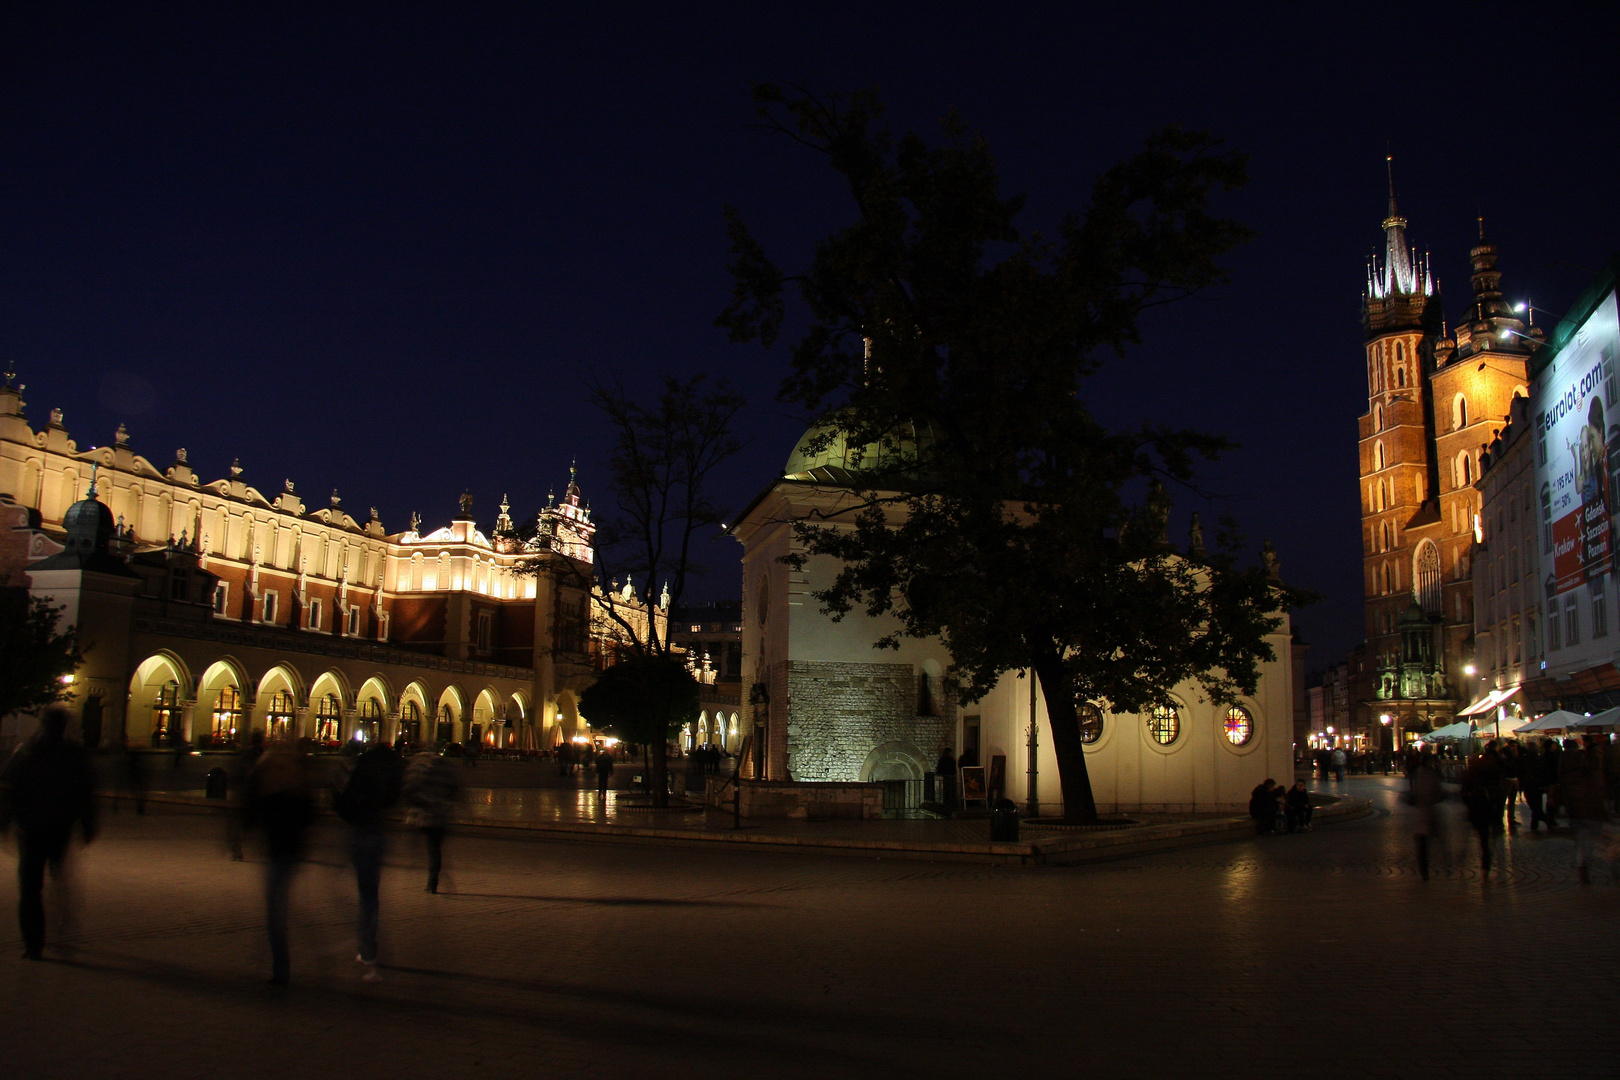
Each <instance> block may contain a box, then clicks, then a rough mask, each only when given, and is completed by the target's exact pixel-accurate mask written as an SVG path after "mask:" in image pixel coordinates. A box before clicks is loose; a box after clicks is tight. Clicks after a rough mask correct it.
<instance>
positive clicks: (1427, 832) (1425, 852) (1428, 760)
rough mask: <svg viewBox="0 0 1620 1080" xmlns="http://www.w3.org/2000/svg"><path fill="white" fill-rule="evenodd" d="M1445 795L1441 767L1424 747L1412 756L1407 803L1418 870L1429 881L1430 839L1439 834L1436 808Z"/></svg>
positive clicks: (1408, 775)
mask: <svg viewBox="0 0 1620 1080" xmlns="http://www.w3.org/2000/svg"><path fill="white" fill-rule="evenodd" d="M1444 798H1445V789H1444V788H1442V787H1441V786H1440V770H1439V768H1438V767H1437V766H1436V764H1435V760H1434V754H1433V753H1432V752H1431V751H1429V750H1423V751H1422V752H1421V753H1419V754H1417V755H1416V756H1414V757H1413V758H1412V763H1411V768H1410V770H1409V771H1408V774H1407V791H1406V804H1407V805H1408V806H1410V807H1411V808H1412V836H1413V838H1414V839H1415V840H1416V841H1417V862H1418V873H1419V874H1421V875H1422V876H1423V880H1424V881H1428V880H1429V849H1430V841H1432V840H1435V839H1436V838H1438V837H1439V835H1440V816H1439V815H1438V814H1437V813H1435V807H1436V806H1438V805H1439V804H1440V802H1441V800H1443V799H1444Z"/></svg>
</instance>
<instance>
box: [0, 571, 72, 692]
mask: <svg viewBox="0 0 1620 1080" xmlns="http://www.w3.org/2000/svg"><path fill="white" fill-rule="evenodd" d="M62 611H63V609H62V608H61V607H57V606H53V605H52V604H51V603H50V602H49V601H47V600H46V599H45V598H44V597H41V596H31V595H29V592H28V590H27V589H23V588H17V587H6V588H0V716H7V715H10V714H11V713H15V712H31V711H33V710H35V709H40V708H43V707H44V706H46V705H50V704H52V703H53V702H57V701H64V700H66V699H67V698H68V697H69V696H70V691H69V690H68V688H67V685H66V684H64V683H63V681H62V679H63V677H64V676H67V675H71V674H73V672H75V671H77V670H78V667H79V665H80V664H82V663H83V662H84V657H83V656H81V655H80V653H79V641H78V634H77V633H76V632H75V630H74V628H73V627H71V626H70V627H67V628H65V629H60V630H59V629H58V628H57V625H56V624H57V620H58V619H59V618H60V616H61V614H62Z"/></svg>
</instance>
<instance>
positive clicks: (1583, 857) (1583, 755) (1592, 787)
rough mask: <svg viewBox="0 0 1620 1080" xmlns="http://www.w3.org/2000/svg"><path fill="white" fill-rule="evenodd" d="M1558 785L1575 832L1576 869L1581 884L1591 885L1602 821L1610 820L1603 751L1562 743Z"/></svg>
mask: <svg viewBox="0 0 1620 1080" xmlns="http://www.w3.org/2000/svg"><path fill="white" fill-rule="evenodd" d="M1558 786H1559V788H1560V789H1562V791H1563V798H1564V807H1565V809H1566V810H1568V812H1569V824H1570V827H1571V828H1572V829H1574V830H1575V869H1576V871H1577V872H1578V873H1579V874H1580V876H1581V884H1582V885H1590V884H1592V875H1591V870H1590V866H1591V862H1592V856H1593V855H1594V854H1596V852H1597V842H1598V838H1599V837H1600V836H1601V835H1602V833H1603V822H1604V821H1606V820H1607V819H1608V817H1609V812H1608V808H1607V807H1606V806H1605V805H1604V796H1605V791H1604V785H1603V751H1602V749H1601V748H1600V747H1598V746H1597V745H1595V744H1589V745H1587V746H1584V747H1583V746H1581V745H1580V743H1578V742H1576V741H1575V740H1574V739H1568V740H1566V741H1565V742H1564V753H1563V755H1562V756H1561V757H1560V758H1559V777H1558Z"/></svg>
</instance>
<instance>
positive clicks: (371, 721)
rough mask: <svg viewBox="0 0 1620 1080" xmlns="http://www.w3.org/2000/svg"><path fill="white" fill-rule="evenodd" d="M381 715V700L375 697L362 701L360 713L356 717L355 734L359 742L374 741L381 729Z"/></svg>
mask: <svg viewBox="0 0 1620 1080" xmlns="http://www.w3.org/2000/svg"><path fill="white" fill-rule="evenodd" d="M382 715H383V712H382V702H380V701H378V700H377V699H376V698H367V699H366V700H364V701H362V702H361V703H360V714H359V716H358V717H356V724H355V729H354V734H355V736H356V737H357V738H358V739H359V740H360V741H361V742H368V743H369V742H376V741H377V735H378V734H379V732H380V731H381V730H382Z"/></svg>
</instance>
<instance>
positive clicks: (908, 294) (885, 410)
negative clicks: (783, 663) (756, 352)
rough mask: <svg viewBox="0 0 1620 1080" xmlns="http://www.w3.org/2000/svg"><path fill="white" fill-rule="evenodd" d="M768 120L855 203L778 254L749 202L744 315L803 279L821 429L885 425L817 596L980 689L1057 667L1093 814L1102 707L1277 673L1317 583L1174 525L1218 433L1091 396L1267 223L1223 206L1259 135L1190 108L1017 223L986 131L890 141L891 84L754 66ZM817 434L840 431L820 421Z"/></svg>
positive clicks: (1076, 815) (786, 389) (817, 541)
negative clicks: (1290, 581)
mask: <svg viewBox="0 0 1620 1080" xmlns="http://www.w3.org/2000/svg"><path fill="white" fill-rule="evenodd" d="M755 100H756V102H757V104H758V107H759V115H760V117H761V119H762V121H763V122H764V123H765V124H766V125H767V126H768V127H770V128H772V129H774V130H777V131H780V132H782V133H785V134H787V135H789V136H790V137H792V138H793V139H795V140H797V141H799V142H801V143H803V144H805V145H807V146H809V147H811V148H812V149H814V150H816V151H818V152H819V153H820V154H821V155H822V156H823V157H824V158H825V160H826V161H827V163H828V164H830V165H831V166H832V168H833V170H834V171H835V172H836V173H837V174H838V175H839V178H840V180H841V181H842V183H843V184H844V185H845V187H846V188H847V190H848V191H849V193H850V195H851V198H852V201H853V210H854V220H853V221H852V222H851V223H850V224H849V225H848V226H846V227H845V228H842V229H840V230H838V231H836V232H834V233H832V234H831V235H829V236H828V237H826V238H825V239H823V240H822V241H821V242H820V243H819V244H818V245H817V246H816V248H815V251H814V254H813V255H812V256H811V258H810V259H809V262H808V264H807V265H806V266H805V267H804V269H803V270H802V271H800V272H798V273H794V274H788V273H785V272H784V271H782V270H780V269H779V268H778V267H777V266H776V265H775V264H774V263H773V262H771V260H770V259H769V258H768V257H767V255H766V253H765V251H764V249H763V248H762V247H761V246H760V245H759V243H758V242H757V241H756V240H755V239H754V238H753V236H752V234H751V233H750V232H749V230H748V228H747V227H746V226H745V225H744V224H743V222H742V220H741V218H740V217H739V215H737V213H736V212H735V211H729V210H728V212H727V216H728V229H729V232H730V239H731V270H732V275H733V279H734V283H735V284H734V291H733V296H732V301H731V303H730V305H729V306H728V307H727V308H726V310H725V311H724V312H723V313H722V314H721V316H720V318H719V323H720V325H722V326H724V327H726V328H728V329H729V330H730V332H731V336H732V338H733V340H737V341H750V340H757V341H760V342H761V343H763V344H765V345H766V346H769V345H770V344H771V343H772V341H773V340H774V339H775V338H776V337H777V335H778V334H779V333H780V331H781V328H782V326H783V322H784V319H785V307H786V305H785V300H784V293H785V291H786V290H787V289H788V287H789V286H792V287H795V288H796V290H797V292H798V295H799V297H800V298H801V299H802V300H803V303H804V308H805V312H806V314H807V316H808V327H807V329H806V330H805V332H804V334H803V336H802V337H801V338H800V339H799V340H798V341H797V342H796V343H795V345H794V346H793V371H792V374H791V375H790V376H789V377H788V379H787V380H786V381H785V383H784V384H783V387H782V391H781V397H782V398H783V399H784V400H787V401H790V402H796V403H798V404H800V405H802V406H804V407H806V408H809V409H810V410H812V411H813V412H815V413H818V414H820V416H821V417H822V419H821V422H820V425H821V426H820V434H819V435H818V436H816V438H815V439H813V440H812V443H815V442H818V441H819V443H820V447H819V448H826V447H827V446H829V445H831V444H832V442H833V441H834V440H839V441H842V442H844V443H845V444H846V445H848V446H850V447H867V448H869V450H868V451H866V452H865V453H864V461H865V462H866V466H865V471H864V472H862V471H861V470H860V469H857V470H855V472H856V480H855V485H856V487H857V494H858V495H860V496H861V498H860V500H859V502H858V504H857V505H856V506H855V508H854V509H852V510H851V511H850V512H849V513H848V514H847V515H845V516H843V517H842V519H841V520H840V521H838V522H836V523H833V524H828V523H814V522H800V523H798V524H796V526H795V535H796V539H797V540H798V542H799V544H800V545H801V548H802V551H803V552H804V554H800V555H795V556H789V560H790V561H791V562H797V563H798V564H800V565H801V566H802V564H803V561H804V558H805V555H815V554H825V555H831V556H834V557H836V558H837V559H839V560H841V562H842V569H841V570H840V572H839V573H838V575H837V577H836V578H835V579H834V581H833V582H832V583H831V584H830V585H829V586H827V587H826V588H823V589H821V590H819V591H817V592H816V593H815V594H814V595H815V596H816V598H817V599H818V600H819V601H820V602H821V604H822V607H823V610H824V611H825V612H827V613H829V614H831V615H832V616H833V617H834V618H840V617H842V616H844V615H845V614H847V613H849V612H850V611H852V610H855V609H856V608H857V607H859V608H861V609H862V610H864V611H865V612H866V613H867V614H868V615H870V616H873V617H877V616H883V615H888V616H892V617H893V618H894V619H895V620H896V621H897V622H898V624H899V627H900V629H899V630H898V631H897V632H896V633H894V634H889V635H887V636H885V637H883V638H881V639H880V640H879V641H878V642H876V645H877V646H879V647H897V645H898V638H899V637H900V636H901V635H905V636H911V637H939V638H941V639H942V640H943V641H944V644H945V645H946V647H947V648H948V649H949V650H950V654H951V656H952V658H953V663H954V674H955V675H956V677H957V678H958V679H959V680H960V683H961V686H962V689H963V694H964V696H965V698H966V699H967V700H970V701H971V700H975V699H977V698H979V697H982V696H983V695H984V694H985V693H987V692H988V691H989V690H990V689H991V688H992V687H993V686H995V685H996V683H997V681H998V680H999V679H1000V678H1001V677H1002V676H1003V675H1004V674H1005V673H1006V672H1008V671H1014V670H1018V671H1021V672H1022V671H1032V672H1033V673H1034V675H1035V677H1036V678H1038V679H1039V680H1040V685H1041V689H1042V692H1043V694H1044V697H1045V699H1046V705H1047V714H1048V717H1049V718H1050V723H1051V728H1052V745H1053V749H1054V752H1055V754H1056V756H1057V760H1058V767H1059V772H1060V777H1061V782H1062V788H1063V799H1064V807H1065V812H1066V814H1067V815H1068V816H1069V817H1070V818H1071V819H1074V820H1077V821H1093V820H1095V818H1096V803H1095V800H1094V798H1093V795H1092V791H1091V782H1090V778H1089V776H1088V774H1087V771H1086V761H1085V753H1084V744H1083V741H1082V737H1081V729H1080V712H1079V710H1080V707H1081V706H1082V705H1085V704H1093V703H1094V704H1098V705H1101V706H1105V707H1108V708H1110V709H1112V710H1113V711H1115V712H1136V711H1140V710H1142V709H1145V708H1148V707H1151V706H1152V705H1155V704H1160V703H1166V702H1167V701H1168V699H1169V694H1170V692H1171V690H1172V689H1173V688H1174V687H1175V686H1176V685H1178V684H1179V683H1182V682H1184V681H1187V680H1189V679H1190V680H1194V681H1196V682H1197V683H1198V684H1199V685H1200V686H1201V688H1202V689H1203V690H1204V692H1206V693H1207V694H1209V695H1210V696H1211V697H1213V698H1214V699H1216V700H1227V701H1229V700H1232V699H1233V698H1235V697H1236V696H1237V695H1238V694H1240V693H1253V692H1254V690H1255V688H1256V685H1257V683H1258V679H1259V670H1260V664H1261V663H1263V662H1265V661H1268V660H1271V659H1273V658H1274V657H1273V652H1272V649H1271V647H1270V646H1269V645H1268V644H1267V643H1266V640H1265V638H1266V635H1267V634H1269V633H1271V632H1272V631H1273V630H1275V629H1276V628H1277V627H1278V625H1279V624H1280V619H1279V618H1278V617H1277V615H1276V612H1277V611H1278V609H1279V608H1280V607H1281V606H1283V605H1285V604H1287V603H1289V602H1290V601H1291V600H1292V599H1294V598H1296V594H1293V593H1292V592H1290V591H1288V590H1286V589H1284V588H1283V587H1282V586H1280V584H1278V583H1277V582H1275V581H1274V580H1273V579H1272V575H1271V574H1270V573H1269V572H1268V569H1267V568H1265V567H1257V566H1245V565H1244V564H1243V562H1242V560H1241V559H1240V555H1239V552H1240V541H1239V538H1238V536H1237V533H1236V530H1235V529H1234V528H1233V527H1232V526H1231V525H1230V523H1227V524H1226V525H1224V526H1223V528H1222V529H1221V530H1220V533H1219V535H1218V537H1217V542H1216V544H1215V546H1214V549H1213V550H1211V551H1206V550H1204V547H1203V544H1202V542H1201V540H1200V541H1198V542H1196V543H1194V544H1192V545H1190V548H1191V550H1189V551H1188V552H1187V553H1186V554H1182V553H1180V552H1177V551H1175V550H1174V549H1172V548H1171V547H1170V545H1169V544H1168V542H1167V539H1166V536H1165V523H1166V520H1167V518H1168V514H1169V502H1168V497H1167V496H1166V494H1165V491H1164V488H1163V487H1162V486H1161V481H1170V482H1187V481H1189V480H1190V479H1191V478H1192V476H1193V461H1194V459H1195V458H1197V457H1200V456H1202V457H1206V458H1208V457H1213V456H1215V455H1217V454H1219V453H1220V452H1222V451H1223V450H1225V449H1227V448H1228V447H1229V445H1230V444H1229V443H1228V442H1227V441H1226V440H1225V439H1222V438H1220V437H1217V436H1213V435H1207V434H1203V433H1199V432H1189V431H1172V430H1167V429H1163V428H1157V427H1150V428H1144V429H1140V430H1135V431H1123V432H1114V431H1110V430H1108V428H1107V427H1106V426H1105V425H1104V424H1103V423H1102V422H1101V421H1100V420H1099V419H1098V418H1097V417H1096V416H1095V415H1094V414H1093V413H1092V412H1091V410H1090V409H1089V408H1088V407H1087V405H1086V403H1085V402H1084V400H1083V399H1082V397H1081V395H1080V391H1081V389H1082V387H1083V383H1084V380H1085V377H1086V376H1088V375H1090V374H1091V373H1092V372H1094V371H1095V370H1096V369H1097V368H1098V367H1099V365H1100V364H1101V363H1102V359H1103V356H1104V354H1106V353H1109V352H1112V353H1115V354H1123V352H1124V351H1125V350H1126V349H1127V348H1128V347H1129V346H1131V345H1133V344H1136V343H1137V342H1138V341H1139V340H1140V328H1139V323H1140V319H1141V316H1142V314H1143V313H1144V312H1145V311H1147V310H1148V309H1149V308H1152V307H1154V306H1156V305H1160V304H1164V303H1167V302H1170V301H1172V300H1175V299H1177V298H1179V297H1184V296H1189V295H1192V294H1194V293H1196V292H1197V291H1198V290H1200V289H1202V288H1204V287H1205V286H1207V285H1210V284H1213V283H1215V282H1218V281H1220V280H1223V274H1222V272H1221V270H1220V268H1219V265H1218V262H1217V260H1218V259H1219V257H1220V256H1222V255H1224V254H1225V253H1226V252H1227V251H1228V250H1229V249H1230V248H1232V247H1233V246H1234V245H1235V244H1236V243H1238V242H1239V241H1240V240H1242V239H1243V238H1244V237H1245V236H1246V235H1247V231H1246V230H1245V229H1244V228H1243V227H1242V226H1240V225H1238V224H1237V223H1235V222H1233V221H1231V220H1228V219H1225V218H1221V217H1218V216H1215V215H1214V214H1213V213H1212V211H1211V200H1212V197H1213V195H1214V193H1215V192H1217V191H1218V190H1220V189H1223V188H1231V187H1235V186H1237V185H1238V184H1240V183H1241V182H1242V181H1243V179H1244V172H1245V170H1244V162H1243V159H1242V158H1241V157H1239V156H1237V155H1234V154H1229V153H1223V152H1221V151H1220V149H1219V145H1218V143H1217V142H1216V141H1215V140H1214V139H1213V138H1211V137H1210V136H1208V135H1204V134H1200V133H1194V132H1186V131H1181V130H1179V129H1174V128H1171V129H1166V130H1163V131H1160V132H1157V133H1155V134H1154V135H1153V136H1152V137H1151V138H1149V140H1148V142H1147V145H1146V146H1145V147H1144V148H1143V149H1142V151H1141V152H1139V153H1137V154H1136V155H1134V156H1132V157H1131V158H1129V159H1127V160H1126V161H1124V162H1122V163H1120V164H1119V165H1116V166H1115V167H1113V168H1111V169H1109V170H1108V171H1106V172H1105V173H1104V174H1103V175H1102V176H1101V178H1100V179H1099V180H1098V181H1097V183H1096V185H1095V186H1094V187H1093V189H1092V192H1091V200H1090V204H1089V206H1088V207H1087V208H1086V209H1085V211H1084V212H1083V213H1074V214H1071V215H1069V216H1068V217H1066V218H1064V219H1063V221H1062V222H1061V223H1060V225H1059V227H1058V230H1057V232H1056V235H1055V236H1052V237H1044V236H1040V235H1036V234H1029V235H1025V234H1021V233H1020V232H1019V231H1018V229H1017V228H1016V226H1015V222H1016V220H1017V218H1018V215H1019V213H1020V211H1021V210H1022V209H1023V199H1022V197H1018V196H1013V197H1008V196H1004V195H1002V194H1001V192H1000V190H999V180H998V177H997V173H996V167H995V161H994V159H993V158H992V156H991V154H990V152H989V149H988V148H987V147H986V145H985V143H984V142H983V140H982V139H980V138H978V137H976V136H975V135H973V134H972V133H970V132H969V131H968V129H967V127H966V125H964V124H963V123H962V122H961V121H960V120H958V119H956V118H954V117H952V118H950V119H948V120H947V121H946V124H945V138H944V140H943V141H942V142H939V143H936V144H930V143H927V142H925V141H924V140H923V139H921V138H919V137H917V136H915V135H908V136H906V137H904V138H902V139H900V140H898V141H896V140H894V139H893V138H892V137H891V136H890V134H889V132H888V131H887V129H885V128H884V127H883V126H882V125H881V123H880V117H881V114H882V106H881V105H880V103H879V102H878V101H877V99H876V98H875V97H874V96H873V95H872V94H870V93H863V94H857V95H855V96H853V97H852V98H850V99H849V100H848V101H847V102H842V101H839V100H837V99H831V100H821V99H818V98H815V97H813V96H810V95H808V94H796V95H789V94H787V93H786V92H784V91H783V90H782V89H781V88H779V87H774V86H759V87H756V88H755ZM810 448H811V449H812V450H815V449H817V448H818V447H817V446H815V445H812V446H811V447H810Z"/></svg>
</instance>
